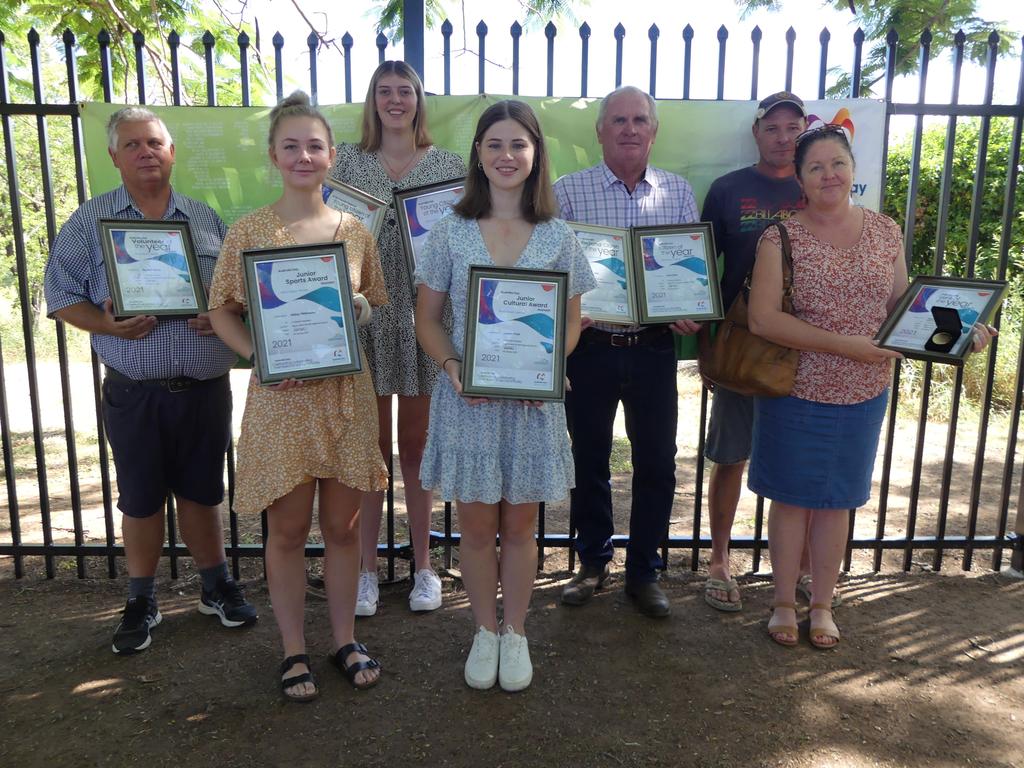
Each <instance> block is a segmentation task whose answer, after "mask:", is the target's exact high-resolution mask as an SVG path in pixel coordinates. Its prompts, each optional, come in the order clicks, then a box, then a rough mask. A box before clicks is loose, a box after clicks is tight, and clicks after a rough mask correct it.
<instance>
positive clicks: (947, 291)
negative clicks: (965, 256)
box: [876, 275, 1006, 365]
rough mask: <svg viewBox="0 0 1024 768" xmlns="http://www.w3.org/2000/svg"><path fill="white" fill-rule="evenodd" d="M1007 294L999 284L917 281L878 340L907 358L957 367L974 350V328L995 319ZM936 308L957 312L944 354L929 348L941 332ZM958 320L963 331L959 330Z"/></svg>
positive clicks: (946, 279)
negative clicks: (935, 311)
mask: <svg viewBox="0 0 1024 768" xmlns="http://www.w3.org/2000/svg"><path fill="white" fill-rule="evenodd" d="M1005 292H1006V283H1005V282H1003V281H998V280H976V279H961V278H956V277H934V276H925V275H921V276H918V277H915V278H914V281H913V282H912V283H911V284H910V287H909V288H907V291H906V293H904V294H903V296H902V297H901V298H900V300H899V301H898V302H897V303H896V306H895V308H894V309H893V311H892V312H891V313H890V315H889V317H888V319H887V320H886V321H885V323H883V324H882V327H881V329H880V330H879V332H878V335H877V337H876V338H877V339H878V342H879V346H881V347H885V348H886V349H892V350H896V351H898V352H902V353H903V354H904V355H906V356H907V357H914V358H918V359H923V360H931V361H932V362H940V363H941V362H946V363H953V364H954V365H957V364H959V363H961V362H962V361H963V359H964V358H965V357H966V356H967V355H968V354H969V352H970V350H971V344H972V341H973V336H972V334H971V330H972V326H973V325H974V324H975V323H976V322H988V321H989V320H990V319H991V317H992V315H993V313H994V312H995V310H996V308H997V307H998V306H999V304H1000V303H1001V302H1002V300H1003V295H1004V293H1005ZM936 308H939V309H951V310H955V312H956V315H954V316H953V318H954V329H953V333H952V334H948V335H949V336H950V338H949V339H948V343H947V344H945V345H943V346H944V351H935V350H934V349H933V348H932V347H931V346H926V345H928V344H929V341H932V340H934V338H935V336H936V334H937V331H938V330H939V329H937V326H936V321H935V314H934V313H933V310H934V309H936ZM957 316H959V325H960V327H959V328H956V327H955V325H956V317H957ZM957 331H959V333H956V332H957ZM939 335H942V334H939ZM946 348H948V349H946Z"/></svg>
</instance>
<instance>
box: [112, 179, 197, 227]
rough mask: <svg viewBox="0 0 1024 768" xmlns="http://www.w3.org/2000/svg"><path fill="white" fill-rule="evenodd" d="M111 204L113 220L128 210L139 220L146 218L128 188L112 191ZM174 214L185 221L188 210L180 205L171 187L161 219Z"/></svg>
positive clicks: (180, 202)
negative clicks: (179, 215)
mask: <svg viewBox="0 0 1024 768" xmlns="http://www.w3.org/2000/svg"><path fill="white" fill-rule="evenodd" d="M111 204H112V206H113V209H114V218H121V215H122V214H123V213H124V212H125V211H128V210H131V211H134V212H135V213H136V214H138V217H139V218H140V219H144V218H146V217H145V215H143V213H142V211H140V210H139V207H138V206H137V205H136V204H135V201H134V200H133V199H132V196H131V194H130V193H129V192H128V188H127V187H126V186H125V185H124V184H122V185H121V186H119V187H118V188H117V189H115V190H114V191H113V198H112V200H111ZM175 212H177V213H179V214H181V215H182V216H184V217H185V218H186V219H187V218H188V210H187V209H186V208H185V206H184V205H183V204H182V201H181V198H180V197H178V193H177V192H175V191H174V187H171V196H170V198H168V200H167V210H166V211H164V215H163V217H162V218H163V219H165V220H166V219H171V218H174V213H175Z"/></svg>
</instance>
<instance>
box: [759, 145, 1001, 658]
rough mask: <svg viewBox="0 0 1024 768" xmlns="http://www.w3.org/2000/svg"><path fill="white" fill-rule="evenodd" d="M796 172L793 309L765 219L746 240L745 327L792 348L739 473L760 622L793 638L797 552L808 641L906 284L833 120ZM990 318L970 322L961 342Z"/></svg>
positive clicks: (834, 568) (817, 635)
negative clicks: (883, 332) (784, 378)
mask: <svg viewBox="0 0 1024 768" xmlns="http://www.w3.org/2000/svg"><path fill="white" fill-rule="evenodd" d="M794 160H795V164H796V176H797V180H798V181H799V183H800V186H801V188H802V189H803V192H804V195H805V197H806V198H807V206H806V208H805V209H804V210H802V211H800V212H798V213H797V214H796V215H795V216H793V217H792V218H790V219H788V220H787V221H786V222H785V224H784V226H785V227H786V231H787V233H788V234H789V239H790V241H791V243H792V256H793V310H794V313H793V314H792V315H790V314H787V313H785V312H783V311H782V306H781V304H782V301H781V298H782V252H781V244H780V243H781V240H780V235H779V231H778V229H777V228H775V227H769V229H768V230H766V231H765V234H764V235H762V237H761V241H760V243H759V244H758V249H757V259H756V261H755V263H754V276H753V287H752V289H751V293H750V327H751V330H752V331H754V332H755V333H757V334H758V335H760V336H763V337H765V338H767V339H770V340H771V341H774V342H777V343H779V344H783V345H785V346H788V347H793V348H795V349H799V350H801V353H800V364H799V366H798V368H797V374H796V381H795V383H794V385H793V391H792V393H791V394H790V396H788V397H782V398H758V399H757V400H756V401H755V411H754V413H755V415H754V439H753V447H752V454H751V464H750V472H749V476H748V485H749V487H750V489H751V490H752V491H754V492H756V493H759V494H761V495H763V496H765V497H767V498H769V499H771V500H772V503H771V510H770V518H769V522H768V539H769V546H770V549H771V556H772V574H773V577H774V581H775V601H774V605H773V609H774V610H773V612H772V616H771V619H770V620H769V622H768V634H769V636H770V637H771V639H772V640H774V641H775V642H776V643H779V644H780V645H786V646H791V645H796V644H797V642H798V630H797V620H796V605H795V603H794V602H793V601H794V597H795V594H796V582H797V577H798V574H799V567H800V554H801V551H802V550H803V547H804V543H805V540H807V541H808V543H809V545H810V551H811V574H812V598H811V606H810V608H811V609H810V637H809V639H810V642H811V644H812V645H813V646H814V647H816V648H821V649H829V648H835V647H836V646H837V645H838V643H839V637H840V635H839V629H838V627H837V626H836V623H835V621H834V619H833V616H832V607H831V605H830V604H831V599H832V593H833V590H834V588H835V585H836V580H837V579H838V576H839V568H840V565H841V563H842V557H843V552H844V550H845V548H846V538H847V532H848V528H849V515H848V510H850V509H852V508H855V507H858V506H861V505H862V504H864V503H865V502H866V501H867V500H868V498H869V497H870V495H871V474H872V470H873V468H874V461H875V453H876V452H877V449H878V436H879V432H880V431H881V426H882V420H883V418H884V415H885V405H886V400H887V399H888V387H889V381H890V378H891V376H892V359H893V358H898V357H901V355H900V354H899V353H897V352H893V351H890V350H886V349H881V348H879V347H878V346H877V345H876V343H875V342H874V341H873V340H872V339H873V336H874V334H875V332H876V331H877V330H878V328H879V327H880V326H881V324H882V322H883V321H884V320H885V318H886V316H887V315H888V313H889V311H890V310H891V309H892V307H893V306H894V304H895V303H896V301H897V300H898V299H899V297H900V295H901V294H902V293H903V292H904V290H905V289H906V286H907V265H906V261H905V260H904V258H903V237H902V235H901V233H900V230H899V227H898V226H897V225H896V222H894V221H893V220H892V219H890V218H888V217H886V216H883V215H882V214H880V213H876V212H874V211H871V210H868V209H866V208H861V207H859V206H855V205H853V204H852V202H851V200H850V190H851V188H852V183H853V171H854V160H853V154H852V152H851V151H850V144H849V141H848V140H847V138H846V134H845V132H844V130H843V129H842V128H841V127H839V126H833V125H825V126H822V127H820V128H816V129H813V130H810V131H807V132H805V133H804V134H802V135H801V136H800V137H798V138H797V140H796V156H795V158H794ZM993 332H994V329H990V328H988V327H987V326H978V327H976V328H975V348H976V349H980V348H982V347H984V346H985V345H986V344H987V343H988V341H989V339H990V336H991V333H993Z"/></svg>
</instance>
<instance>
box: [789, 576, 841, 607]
mask: <svg viewBox="0 0 1024 768" xmlns="http://www.w3.org/2000/svg"><path fill="white" fill-rule="evenodd" d="M796 591H797V592H799V593H800V594H801V595H803V597H804V599H805V600H807V602H808V603H809V602H811V574H809V573H805V574H804V575H803V576H801V577H800V578H799V579H798V580H797V582H796ZM842 604H843V593H842V592H840V591H839V586H838V585H837V586H836V588H835V589H834V590H833V591H832V607H833V608H838V607H839V606H840V605H842Z"/></svg>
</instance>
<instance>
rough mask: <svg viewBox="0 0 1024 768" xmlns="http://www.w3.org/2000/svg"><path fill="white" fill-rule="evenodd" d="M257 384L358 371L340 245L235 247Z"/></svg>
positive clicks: (356, 340)
mask: <svg viewBox="0 0 1024 768" xmlns="http://www.w3.org/2000/svg"><path fill="white" fill-rule="evenodd" d="M242 267H243V269H244V270H245V297H246V304H247V307H248V311H249V319H250V323H249V325H250V328H251V329H252V341H253V348H254V349H255V350H256V364H255V366H254V367H255V368H256V374H257V376H259V380H260V383H261V384H274V383H276V382H279V381H283V380H284V379H323V378H327V377H329V376H340V375H343V374H346V373H355V372H356V371H361V370H362V368H363V361H362V357H361V355H360V351H359V336H358V333H357V332H356V318H355V310H354V309H353V306H352V288H351V283H350V281H349V276H348V260H347V259H346V258H345V244H344V243H340V242H332V243H317V244H307V245H298V246H292V247H289V248H266V249H258V250H248V251H242Z"/></svg>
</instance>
